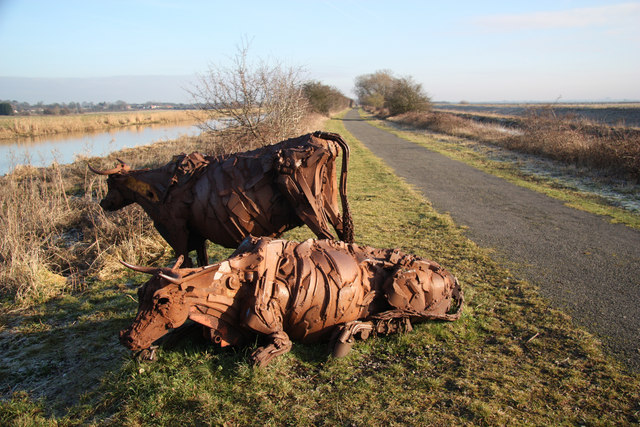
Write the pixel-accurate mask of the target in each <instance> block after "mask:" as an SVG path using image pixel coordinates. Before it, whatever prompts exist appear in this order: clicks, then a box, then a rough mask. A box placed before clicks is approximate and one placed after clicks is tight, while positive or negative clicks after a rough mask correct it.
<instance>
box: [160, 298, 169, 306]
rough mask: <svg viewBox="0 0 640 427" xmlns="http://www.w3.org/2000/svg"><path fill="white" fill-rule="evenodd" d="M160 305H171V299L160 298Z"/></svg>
mask: <svg viewBox="0 0 640 427" xmlns="http://www.w3.org/2000/svg"><path fill="white" fill-rule="evenodd" d="M158 304H159V305H163V304H169V298H166V297H165V298H160V299H158Z"/></svg>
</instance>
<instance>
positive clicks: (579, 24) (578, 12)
mask: <svg viewBox="0 0 640 427" xmlns="http://www.w3.org/2000/svg"><path fill="white" fill-rule="evenodd" d="M639 22H640V3H638V2H634V3H621V4H615V5H609V6H600V7H585V8H577V9H569V10H560V11H548V12H533V13H525V14H514V15H491V16H481V17H477V18H476V19H474V20H473V23H474V24H476V25H479V26H481V27H485V28H487V29H490V30H493V31H513V30H523V29H527V30H545V29H562V28H587V27H609V26H614V27H621V26H628V25H632V26H634V27H635V26H637V25H638V23H639Z"/></svg>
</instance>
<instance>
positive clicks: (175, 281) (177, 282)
mask: <svg viewBox="0 0 640 427" xmlns="http://www.w3.org/2000/svg"><path fill="white" fill-rule="evenodd" d="M158 276H160V277H162V278H163V279H165V280H168V281H169V282H171V283H173V284H174V285H179V284H180V283H182V280H181V279H178V278H177V277H172V276H169V275H168V274H164V273H160V274H158Z"/></svg>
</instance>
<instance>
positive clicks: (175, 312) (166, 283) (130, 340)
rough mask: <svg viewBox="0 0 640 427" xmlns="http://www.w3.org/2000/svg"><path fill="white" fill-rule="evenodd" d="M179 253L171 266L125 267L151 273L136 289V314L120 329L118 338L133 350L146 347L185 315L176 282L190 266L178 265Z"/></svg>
mask: <svg viewBox="0 0 640 427" xmlns="http://www.w3.org/2000/svg"><path fill="white" fill-rule="evenodd" d="M182 260H183V258H182V257H179V258H178V261H177V262H176V264H175V266H174V267H173V268H153V267H138V266H134V265H130V264H127V263H124V262H123V264H124V265H126V266H127V267H129V268H131V269H133V270H135V271H139V272H142V273H147V274H152V275H153V277H152V278H151V279H150V280H149V281H147V282H146V283H145V284H144V285H142V286H141V287H140V288H139V289H138V314H137V316H136V318H135V320H134V322H133V324H132V325H131V326H130V327H129V328H128V329H123V330H122V331H120V342H121V343H122V344H123V345H124V346H125V347H127V348H129V349H130V350H133V351H137V350H143V349H146V348H148V347H149V346H150V345H151V344H152V343H153V342H154V341H156V340H157V339H159V338H160V337H162V336H163V335H165V334H166V333H167V332H168V331H169V330H171V329H174V328H177V327H179V326H181V325H182V324H183V323H184V322H185V321H186V320H187V317H188V315H189V306H188V304H186V303H185V301H184V298H185V292H184V291H182V290H181V289H180V286H179V285H178V284H176V282H177V281H178V280H179V279H180V278H182V276H183V275H184V274H186V273H188V272H191V271H193V269H184V268H183V269H180V268H179V267H180V265H181V264H182Z"/></svg>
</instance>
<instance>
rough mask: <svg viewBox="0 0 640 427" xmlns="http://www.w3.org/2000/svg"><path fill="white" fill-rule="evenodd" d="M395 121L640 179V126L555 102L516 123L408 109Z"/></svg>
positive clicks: (393, 119)
mask: <svg viewBox="0 0 640 427" xmlns="http://www.w3.org/2000/svg"><path fill="white" fill-rule="evenodd" d="M390 120H392V121H394V122H398V123H401V124H405V125H409V126H412V127H417V128H421V129H429V130H432V131H434V132H440V133H445V134H448V135H453V136H460V137H466V138H472V139H475V140H478V141H481V142H486V143H490V144H495V145H498V146H502V147H504V148H507V149H510V150H515V151H519V152H524V153H529V154H535V155H540V156H544V157H547V158H550V159H554V160H558V161H561V162H565V163H568V164H574V165H576V166H581V167H589V168H594V169H598V170H601V171H602V172H603V173H604V174H609V175H611V176H616V177H621V178H625V179H631V180H635V181H638V180H640V131H638V130H636V129H630V128H624V127H611V126H607V125H603V124H598V123H594V122H592V121H587V120H583V119H579V118H577V117H574V116H571V115H569V114H558V113H556V112H555V110H554V109H553V107H542V108H532V109H530V110H528V111H527V113H526V114H525V115H524V116H523V117H522V118H521V119H519V120H517V124H515V125H514V124H513V122H512V123H510V124H511V126H504V125H500V124H499V123H497V122H496V121H490V122H488V123H487V122H481V121H479V120H477V119H471V118H469V117H462V116H461V115H457V114H453V113H449V112H441V111H432V112H427V113H416V112H412V113H406V114H403V115H399V116H396V117H393V118H391V119H390Z"/></svg>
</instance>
